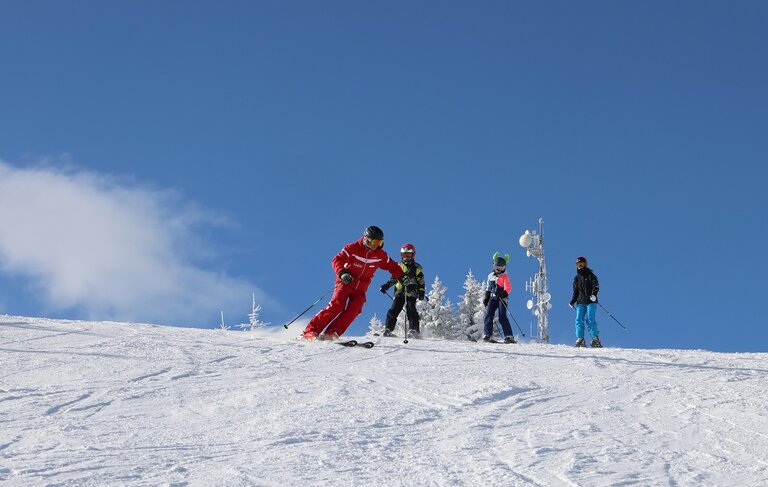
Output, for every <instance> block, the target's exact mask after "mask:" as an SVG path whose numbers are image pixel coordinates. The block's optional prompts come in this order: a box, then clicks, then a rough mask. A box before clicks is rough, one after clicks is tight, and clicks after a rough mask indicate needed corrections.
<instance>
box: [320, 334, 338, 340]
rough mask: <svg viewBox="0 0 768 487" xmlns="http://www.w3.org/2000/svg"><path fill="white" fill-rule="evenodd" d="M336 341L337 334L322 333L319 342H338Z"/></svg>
mask: <svg viewBox="0 0 768 487" xmlns="http://www.w3.org/2000/svg"><path fill="white" fill-rule="evenodd" d="M338 339H339V334H338V333H334V332H330V333H323V334H322V335H320V340H327V341H332V340H338Z"/></svg>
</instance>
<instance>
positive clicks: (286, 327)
mask: <svg viewBox="0 0 768 487" xmlns="http://www.w3.org/2000/svg"><path fill="white" fill-rule="evenodd" d="M334 289H336V286H333V287H332V288H331V290H330V291H328V292H327V293H325V294H323V295H322V296H320V297H319V298H317V301H315V302H314V303H312V304H310V305H309V308H307V309H305V310H304V311H302V312H301V313H299V316H297V317H296V318H294V319H292V320H291V321H289V322H288V323H286V324H284V325H283V328H285V329H286V330H287V329H288V325H290V324H291V323H293V322H294V321H296V320H298V319H299V318H301V317H302V316H303V315H304V313H306V312H307V311H309V310H310V309H311V308H312V306H314V305H316V304H317V303H319V302H320V300H321V299H323V298H324V297H326V296H328V295H329V294H331V293H332V292H333V290H334Z"/></svg>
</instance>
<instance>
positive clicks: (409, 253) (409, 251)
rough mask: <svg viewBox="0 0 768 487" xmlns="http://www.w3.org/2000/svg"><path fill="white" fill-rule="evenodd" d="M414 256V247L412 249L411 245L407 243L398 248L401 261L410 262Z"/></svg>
mask: <svg viewBox="0 0 768 487" xmlns="http://www.w3.org/2000/svg"><path fill="white" fill-rule="evenodd" d="M415 255H416V247H414V246H413V244H409V243H407V244H403V246H402V247H400V257H402V259H403V260H406V261H407V260H412V259H413V256H415Z"/></svg>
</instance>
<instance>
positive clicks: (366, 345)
mask: <svg viewBox="0 0 768 487" xmlns="http://www.w3.org/2000/svg"><path fill="white" fill-rule="evenodd" d="M336 343H338V344H339V345H341V346H343V347H363V348H373V342H358V341H357V340H347V341H344V342H336Z"/></svg>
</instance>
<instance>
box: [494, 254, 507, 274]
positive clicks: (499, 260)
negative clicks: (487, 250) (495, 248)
mask: <svg viewBox="0 0 768 487" xmlns="http://www.w3.org/2000/svg"><path fill="white" fill-rule="evenodd" d="M493 270H494V271H499V272H504V271H505V270H507V259H505V258H504V257H501V256H499V257H496V258H495V259H494V260H493Z"/></svg>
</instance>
